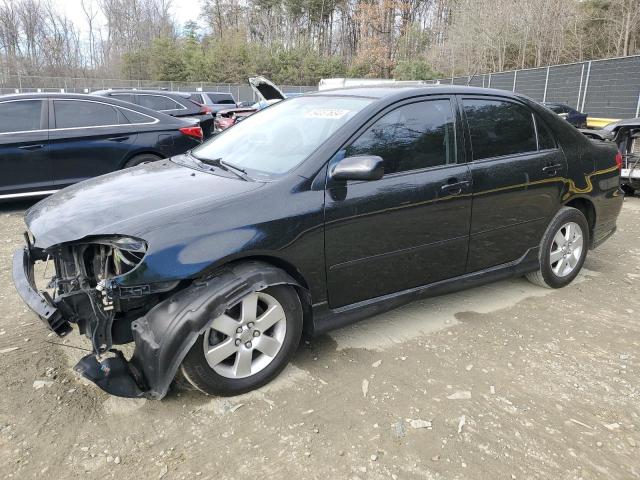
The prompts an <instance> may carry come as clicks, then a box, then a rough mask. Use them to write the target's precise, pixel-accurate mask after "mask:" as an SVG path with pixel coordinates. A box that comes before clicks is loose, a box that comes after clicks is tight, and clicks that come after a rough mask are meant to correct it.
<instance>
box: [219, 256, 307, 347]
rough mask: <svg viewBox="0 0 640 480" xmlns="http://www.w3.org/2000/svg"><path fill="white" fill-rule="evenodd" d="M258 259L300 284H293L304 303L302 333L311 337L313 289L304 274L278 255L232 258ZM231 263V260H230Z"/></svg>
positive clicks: (235, 260) (242, 260)
mask: <svg viewBox="0 0 640 480" xmlns="http://www.w3.org/2000/svg"><path fill="white" fill-rule="evenodd" d="M251 260H257V261H260V262H265V263H269V264H271V265H273V266H274V267H276V268H279V269H280V270H283V271H284V272H286V273H288V274H289V275H290V276H291V277H292V278H293V279H294V280H295V281H296V282H298V283H299V285H292V287H293V288H295V289H296V292H297V293H298V297H299V298H300V303H301V304H302V312H303V319H302V320H303V324H302V334H303V336H305V338H308V337H311V336H312V335H313V314H312V308H311V305H312V304H313V303H312V299H311V290H310V289H309V284H308V283H307V281H306V279H305V278H304V276H303V275H302V274H301V273H300V271H299V270H298V269H297V268H296V267H295V266H294V265H293V264H291V263H289V262H287V261H286V260H283V259H281V258H278V257H271V256H268V255H252V256H249V257H242V258H237V259H234V260H232V263H242V262H245V261H251ZM229 263H231V262H229ZM225 265H227V264H226V263H225V264H223V265H220V266H219V267H217V268H221V267H224V266H225Z"/></svg>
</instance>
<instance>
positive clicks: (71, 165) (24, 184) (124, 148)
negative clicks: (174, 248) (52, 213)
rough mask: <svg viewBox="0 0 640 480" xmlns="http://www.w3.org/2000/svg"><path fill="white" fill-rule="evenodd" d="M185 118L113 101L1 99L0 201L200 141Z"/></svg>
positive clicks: (39, 96) (42, 96)
mask: <svg viewBox="0 0 640 480" xmlns="http://www.w3.org/2000/svg"><path fill="white" fill-rule="evenodd" d="M201 141H202V131H201V129H200V127H199V126H198V125H197V124H196V123H195V122H193V121H185V120H180V119H177V118H173V117H170V116H169V115H164V114H162V113H158V112H154V111H152V110H149V109H148V108H143V107H139V106H136V105H131V104H129V103H125V102H122V101H119V100H116V99H111V98H100V97H95V96H92V95H74V94H63V93H34V94H20V95H4V96H0V200H6V199H15V198H20V197H33V196H44V195H49V194H51V193H53V192H55V191H57V190H60V189H61V188H64V187H66V186H67V185H71V184H72V183H76V182H79V181H81V180H85V179H87V178H90V177H95V176H98V175H102V174H105V173H108V172H113V171H115V170H120V169H123V168H126V167H131V166H135V165H138V164H140V163H144V162H150V161H155V160H159V159H161V158H166V157H171V156H174V155H177V154H179V153H183V152H185V151H187V150H189V149H190V148H193V147H195V146H197V145H199V144H200V143H201Z"/></svg>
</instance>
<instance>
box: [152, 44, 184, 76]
mask: <svg viewBox="0 0 640 480" xmlns="http://www.w3.org/2000/svg"><path fill="white" fill-rule="evenodd" d="M183 50H184V49H183V48H180V46H179V44H178V43H177V42H176V41H175V40H174V39H172V38H166V37H165V38H158V39H156V40H155V41H154V42H153V47H152V48H151V70H152V72H153V78H154V79H156V80H177V81H180V80H186V79H187V69H186V63H185V59H184V55H183Z"/></svg>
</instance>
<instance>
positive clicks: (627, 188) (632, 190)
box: [622, 184, 636, 197]
mask: <svg viewBox="0 0 640 480" xmlns="http://www.w3.org/2000/svg"><path fill="white" fill-rule="evenodd" d="M622 191H623V192H624V194H625V196H627V197H633V195H634V194H635V193H636V189H635V188H633V187H632V186H631V185H626V184H625V185H622Z"/></svg>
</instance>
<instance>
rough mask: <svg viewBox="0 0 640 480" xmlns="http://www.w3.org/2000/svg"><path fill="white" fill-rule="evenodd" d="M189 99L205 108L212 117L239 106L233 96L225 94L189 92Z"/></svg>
mask: <svg viewBox="0 0 640 480" xmlns="http://www.w3.org/2000/svg"><path fill="white" fill-rule="evenodd" d="M189 99H190V100H193V101H194V102H196V103H198V104H200V105H205V106H207V107H208V108H209V110H210V111H211V113H212V114H214V116H215V114H216V113H218V112H219V111H220V110H225V109H227V108H235V107H238V106H239V105H238V103H237V102H236V99H235V98H234V97H233V95H232V94H231V93H225V92H191V93H190V95H189Z"/></svg>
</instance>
